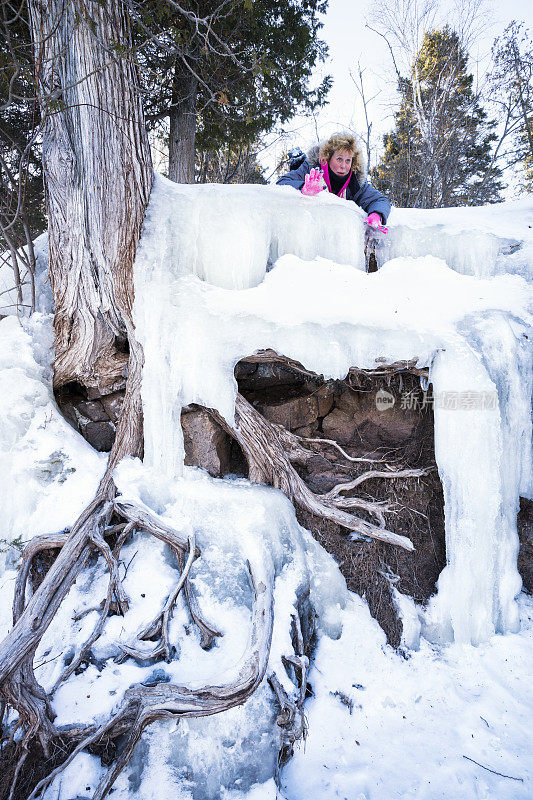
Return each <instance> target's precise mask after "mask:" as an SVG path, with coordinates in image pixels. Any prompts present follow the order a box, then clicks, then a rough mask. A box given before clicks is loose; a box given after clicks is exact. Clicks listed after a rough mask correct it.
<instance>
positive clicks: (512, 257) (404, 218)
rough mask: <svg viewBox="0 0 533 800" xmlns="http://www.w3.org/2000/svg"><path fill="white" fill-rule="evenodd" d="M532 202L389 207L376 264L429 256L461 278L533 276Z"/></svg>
mask: <svg viewBox="0 0 533 800" xmlns="http://www.w3.org/2000/svg"><path fill="white" fill-rule="evenodd" d="M532 228H533V204H532V202H531V199H530V198H528V199H525V200H516V201H513V202H507V203H497V204H494V205H488V206H481V207H479V208H469V209H465V208H439V209H416V208H394V209H393V210H392V213H391V215H390V219H389V234H388V235H387V236H386V237H380V238H379V240H378V242H377V246H376V257H377V261H378V266H381V265H382V264H384V263H385V262H386V261H388V260H390V259H391V258H397V257H398V256H404V255H410V256H426V255H432V256H436V257H438V258H442V259H443V260H444V261H446V263H447V264H448V266H449V267H451V268H452V269H454V270H456V271H457V272H461V273H463V274H464V275H474V276H475V277H477V278H489V277H490V276H491V275H501V274H504V273H514V274H517V275H522V276H523V277H524V278H526V279H529V280H531V279H532V278H533V266H532V265H533V234H532Z"/></svg>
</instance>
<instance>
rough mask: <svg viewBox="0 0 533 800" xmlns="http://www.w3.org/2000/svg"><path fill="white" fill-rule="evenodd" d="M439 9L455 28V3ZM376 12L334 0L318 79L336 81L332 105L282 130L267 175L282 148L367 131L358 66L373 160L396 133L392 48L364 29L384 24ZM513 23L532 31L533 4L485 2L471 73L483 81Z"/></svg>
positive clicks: (267, 159)
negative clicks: (499, 38)
mask: <svg viewBox="0 0 533 800" xmlns="http://www.w3.org/2000/svg"><path fill="white" fill-rule="evenodd" d="M440 5H441V8H440V17H439V19H441V20H442V21H443V22H450V23H451V24H453V20H454V8H453V0H442V2H441V4H440ZM376 9H377V6H376V5H375V4H372V3H371V2H368V0H367V2H360V1H359V0H329V7H328V11H327V13H326V15H325V17H324V27H323V29H322V31H321V37H322V39H324V40H325V41H326V43H327V45H328V47H329V58H328V60H327V62H326V64H324V65H321V67H320V70H319V71H318V72H317V78H318V77H319V76H320V75H325V74H330V75H332V76H333V88H332V89H331V91H330V94H329V101H330V102H329V104H328V105H327V106H326V107H325V108H324V109H322V110H321V111H320V112H319V113H318V114H317V115H316V116H315V117H314V118H311V119H309V118H304V117H295V118H294V119H293V120H291V121H290V123H287V124H285V125H284V126H283V131H284V136H283V138H281V139H278V138H277V137H275V138H274V140H273V144H271V146H270V147H269V148H268V150H267V151H266V152H265V153H264V154H263V156H262V157H261V161H262V162H263V163H264V164H265V166H266V174H267V176H268V175H269V174H270V171H271V169H272V168H273V167H272V165H273V164H275V163H276V160H277V158H278V157H279V156H281V153H282V151H283V149H287V148H289V147H291V146H295V145H298V146H300V147H302V149H304V150H305V149H306V148H307V147H309V146H310V145H312V144H315V143H316V141H317V139H321V138H325V137H327V136H329V135H330V134H331V133H333V132H334V131H337V130H340V129H344V130H346V129H351V130H353V131H355V132H357V133H361V132H362V131H363V129H364V127H365V123H364V115H363V107H362V103H361V102H360V100H358V95H357V90H356V87H355V85H354V83H353V81H352V79H351V77H350V72H352V73H354V74H355V72H356V70H357V65H358V63H359V64H360V66H361V67H362V68H363V69H364V84H365V94H367V97H368V98H373V100H372V102H371V103H370V104H369V110H370V115H371V118H372V122H373V128H372V138H373V143H374V147H375V150H374V156H373V157H374V158H375V157H376V156H377V152H378V149H379V145H380V142H381V137H382V136H383V133H385V132H386V131H387V130H390V129H391V128H392V113H393V111H394V108H395V106H396V104H397V95H396V79H395V73H394V69H393V64H392V61H391V58H390V54H389V51H388V48H387V45H386V43H385V42H384V41H383V39H382V38H380V37H379V36H378V35H377V34H376V33H373V32H372V31H371V30H369V29H368V28H367V27H366V24H365V23H366V21H370V24H371V25H373V24H376V26H378V25H379V14H378V13H377V10H376ZM513 19H516V20H518V21H522V20H523V21H524V22H525V23H526V25H527V26H528V27H529V28H530V29H533V2H532V0H505V2H504V3H502V2H500V1H498V2H493V1H492V0H486V7H485V11H484V13H483V16H482V20H483V24H484V25H485V30H484V31H483V32H482V33H481V35H480V36H479V37H478V41H477V42H476V45H475V46H473V47H472V48H471V49H470V55H471V61H470V70H471V71H472V72H473V73H474V75H476V76H479V77H480V78H481V77H482V76H483V73H484V70H485V69H486V64H487V61H488V56H489V54H490V49H491V46H492V43H493V41H494V38H495V37H496V36H498V35H499V34H501V33H502V32H503V30H504V28H505V27H506V25H507V24H508V23H509V22H511V20H513ZM271 141H272V140H271Z"/></svg>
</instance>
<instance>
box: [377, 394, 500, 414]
mask: <svg viewBox="0 0 533 800" xmlns="http://www.w3.org/2000/svg"><path fill="white" fill-rule="evenodd" d="M398 399H399V403H398V408H399V409H400V410H401V411H423V410H424V409H425V408H428V407H429V408H432V409H435V408H442V409H445V410H446V411H456V410H457V411H492V410H495V409H497V408H498V394H497V392H495V391H493V392H476V391H462V392H461V391H457V392H455V391H445V392H438V393H437V394H435V395H434V394H432V393H430V392H427V391H421V390H420V389H411V390H409V391H403V392H402V393H401V394H400V396H399V398H398ZM375 401H376V408H377V409H378V411H387V410H388V409H390V408H392V407H393V406H394V404H395V402H396V398H395V396H394V395H393V394H392V393H391V392H387V391H386V390H385V389H379V390H378V391H377V392H376V396H375Z"/></svg>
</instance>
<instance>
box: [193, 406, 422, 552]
mask: <svg viewBox="0 0 533 800" xmlns="http://www.w3.org/2000/svg"><path fill="white" fill-rule="evenodd" d="M209 413H210V414H212V415H213V417H214V418H215V419H216V420H217V422H218V423H219V424H220V425H222V427H223V428H225V430H227V431H228V433H230V435H231V436H233V437H234V438H235V439H236V440H237V441H238V443H239V444H240V446H241V448H242V450H243V452H244V454H245V456H246V459H247V461H248V467H249V476H250V480H251V481H253V482H255V483H265V484H267V485H269V486H274V487H275V488H276V489H280V490H281V491H282V492H283V494H285V495H286V496H287V497H288V498H289V499H290V500H291V501H292V502H293V503H294V504H295V505H297V506H299V507H300V508H303V509H305V510H306V511H309V512H311V513H312V514H316V515H317V516H319V517H322V518H324V519H328V520H330V521H332V522H336V523H337V524H338V525H341V526H342V527H343V528H347V529H348V530H349V531H354V532H356V533H358V534H361V535H363V536H368V537H370V538H371V539H378V540H379V541H382V542H386V543H387V544H394V545H398V546H399V547H403V548H404V549H405V550H413V549H414V548H413V545H412V543H411V542H410V540H409V539H408V538H407V537H405V536H400V535H398V534H396V533H393V532H392V531H389V530H387V528H386V527H385V518H384V516H383V514H384V512H385V511H387V510H390V509H389V508H388V507H387V506H386V505H384V504H382V503H375V502H371V501H367V500H364V499H362V498H357V497H355V498H354V497H350V498H343V497H339V496H338V495H339V493H340V491H341V490H342V486H347V485H348V484H341V487H340V489H339V492H337V493H336V494H332V493H331V492H330V493H328V495H317V494H315V493H314V492H312V491H311V489H309V487H308V486H307V485H306V484H305V482H304V481H303V480H302V478H301V477H300V476H299V475H298V473H297V472H296V470H295V469H294V467H293V466H292V464H293V463H301V461H302V459H305V458H308V457H310V456H312V455H313V453H311V452H310V451H309V450H307V452H306V448H305V447H304V444H303V440H302V439H301V438H300V437H298V436H295V435H294V434H292V433H290V432H289V431H287V430H285V428H282V427H281V426H279V425H274V424H272V423H271V422H269V421H268V420H266V419H265V418H264V417H263V416H262V415H261V414H259V412H258V411H256V410H255V408H254V407H253V406H252V405H251V404H250V403H249V402H248V401H247V400H246V399H245V398H244V397H243V396H242V395H240V394H238V395H237V399H236V403H235V428H232V427H231V426H229V425H228V424H227V422H226V421H225V420H224V419H223V418H222V417H221V416H220V414H218V412H216V411H213V410H209ZM425 471H426V470H408V471H407V470H403V471H402V473H403V474H402V475H400V473H399V472H393V471H391V472H387V473H385V472H383V475H385V476H386V477H387V478H391V477H400V476H401V477H405V475H406V474H407V472H408V473H409V475H413V474H414V473H415V472H416V473H417V475H418V474H424V472H425ZM373 473H374V474H372V475H371V476H370V475H369V477H376V475H375V471H373ZM336 488H337V487H336ZM354 507H355V508H359V509H362V510H364V511H366V512H368V513H369V514H372V515H374V516H375V517H376V518H377V520H378V523H379V524H378V525H373V524H372V523H370V522H366V521H365V520H363V519H360V518H359V517H356V516H354V515H352V514H348V513H347V512H346V511H344V510H343V509H344V508H354Z"/></svg>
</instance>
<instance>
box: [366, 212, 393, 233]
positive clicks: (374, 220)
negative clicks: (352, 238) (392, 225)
mask: <svg viewBox="0 0 533 800" xmlns="http://www.w3.org/2000/svg"><path fill="white" fill-rule="evenodd" d="M365 222H366V224H367V225H370V227H371V228H375V229H376V230H377V231H381V233H387V231H388V230H389V229H388V228H386V227H385V226H384V225H383V221H382V219H381V217H380V215H379V214H378V213H377V211H373V212H372V213H371V214H369V215H368V217H367V218H366V219H365Z"/></svg>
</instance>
